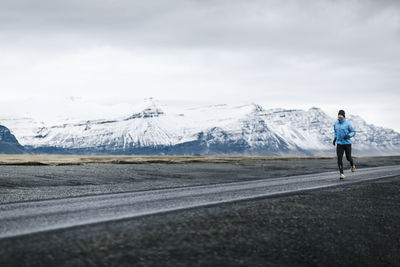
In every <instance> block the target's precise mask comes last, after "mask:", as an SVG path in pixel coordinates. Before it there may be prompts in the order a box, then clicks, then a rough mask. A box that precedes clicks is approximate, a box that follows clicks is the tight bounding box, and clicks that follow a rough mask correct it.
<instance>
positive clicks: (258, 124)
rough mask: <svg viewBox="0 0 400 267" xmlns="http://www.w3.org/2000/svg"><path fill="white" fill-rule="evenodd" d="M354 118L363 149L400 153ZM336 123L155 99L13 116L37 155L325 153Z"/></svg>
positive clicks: (390, 138) (301, 114)
mask: <svg viewBox="0 0 400 267" xmlns="http://www.w3.org/2000/svg"><path fill="white" fill-rule="evenodd" d="M347 117H348V119H349V121H350V122H351V123H352V124H353V126H354V128H355V129H356V136H355V137H354V139H353V142H354V146H353V149H354V152H355V154H356V155H393V154H400V134H399V133H397V132H395V131H394V130H391V129H386V128H383V127H376V126H374V125H372V124H368V123H367V122H365V121H364V120H363V119H362V118H361V117H359V116H352V115H348V116H347ZM3 121H4V120H3ZM334 121H335V119H333V118H331V117H329V116H328V115H327V114H326V113H325V112H324V111H323V110H322V109H320V108H318V107H312V108H310V109H308V110H301V109H282V108H274V109H265V108H263V107H262V106H261V105H258V104H256V103H251V104H246V105H236V106H230V105H227V104H218V105H208V106H200V107H192V108H186V109H184V110H181V111H180V112H178V113H177V112H176V111H175V112H173V111H171V110H168V107H167V106H163V107H161V106H160V105H159V104H158V103H157V102H156V101H153V100H152V99H150V101H147V103H146V105H145V106H144V108H143V109H142V111H141V112H134V113H132V114H130V115H129V114H128V115H123V116H120V117H117V118H115V119H107V120H102V119H96V120H86V121H75V122H67V123H62V124H58V125H46V124H45V123H42V122H37V121H35V120H32V119H25V120H22V121H19V122H18V121H17V120H15V121H13V120H12V119H9V120H8V121H7V122H8V125H10V128H11V129H12V131H13V132H14V134H15V135H16V136H17V138H18V140H19V141H20V143H21V144H22V145H24V146H25V147H26V148H27V150H28V151H30V152H32V153H77V154H86V153H95V154H96V153H98V154H167V155H169V154H177V155H190V154H202V155H279V156H284V155H294V156H322V155H332V154H334V153H335V151H334V147H333V146H332V139H333V123H334Z"/></svg>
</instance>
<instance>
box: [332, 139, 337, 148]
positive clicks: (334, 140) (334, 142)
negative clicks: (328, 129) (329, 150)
mask: <svg viewBox="0 0 400 267" xmlns="http://www.w3.org/2000/svg"><path fill="white" fill-rule="evenodd" d="M332 144H333V145H334V146H336V138H335V139H333V142H332Z"/></svg>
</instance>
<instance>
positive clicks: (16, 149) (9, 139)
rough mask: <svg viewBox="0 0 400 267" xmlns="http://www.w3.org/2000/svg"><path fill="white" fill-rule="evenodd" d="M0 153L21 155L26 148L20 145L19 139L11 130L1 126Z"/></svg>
mask: <svg viewBox="0 0 400 267" xmlns="http://www.w3.org/2000/svg"><path fill="white" fill-rule="evenodd" d="M0 153H5V154H19V153H24V148H23V147H22V146H21V145H20V144H19V143H18V141H17V139H16V138H15V136H14V135H13V134H11V132H10V130H9V129H8V128H7V127H5V126H2V125H0Z"/></svg>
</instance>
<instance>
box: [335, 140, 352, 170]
mask: <svg viewBox="0 0 400 267" xmlns="http://www.w3.org/2000/svg"><path fill="white" fill-rule="evenodd" d="M344 152H346V159H347V160H348V161H350V165H351V166H353V165H354V164H353V158H352V157H351V144H347V145H341V144H337V146H336V154H337V163H338V166H339V171H340V173H343V153H344Z"/></svg>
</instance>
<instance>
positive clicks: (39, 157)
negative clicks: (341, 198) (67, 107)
mask: <svg viewBox="0 0 400 267" xmlns="http://www.w3.org/2000/svg"><path fill="white" fill-rule="evenodd" d="M304 159H332V157H270V156H269V157H267V156H127V155H53V154H0V165H32V166H35V165H52V166H61V165H81V164H89V163H91V164H93V163H98V164H102V163H108V164H110V163H111V164H141V163H167V164H168V163H170V164H176V163H243V164H246V163H256V162H263V161H271V160H304Z"/></svg>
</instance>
